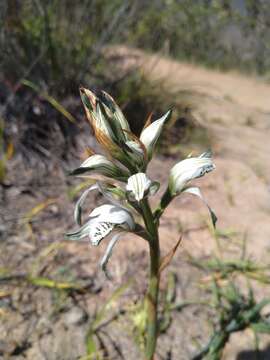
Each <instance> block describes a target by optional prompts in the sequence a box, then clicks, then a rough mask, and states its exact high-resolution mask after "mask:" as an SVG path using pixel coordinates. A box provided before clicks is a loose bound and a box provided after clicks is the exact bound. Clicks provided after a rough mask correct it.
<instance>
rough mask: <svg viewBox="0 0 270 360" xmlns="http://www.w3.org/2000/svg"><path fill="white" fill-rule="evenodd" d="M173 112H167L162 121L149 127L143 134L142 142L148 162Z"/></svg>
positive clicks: (157, 121) (155, 122)
mask: <svg viewBox="0 0 270 360" xmlns="http://www.w3.org/2000/svg"><path fill="white" fill-rule="evenodd" d="M170 116H171V110H169V111H168V112H166V114H165V115H163V116H162V117H161V118H160V119H158V120H156V121H154V122H153V123H152V124H150V125H149V126H147V127H146V128H145V129H144V130H143V131H142V133H141V136H140V141H141V142H142V143H143V144H144V146H145V148H146V150H147V157H148V161H150V160H151V158H152V155H153V151H154V147H155V144H156V142H157V140H158V138H159V136H160V134H161V131H162V129H163V126H164V124H165V122H166V121H167V120H168V119H169V118H170Z"/></svg>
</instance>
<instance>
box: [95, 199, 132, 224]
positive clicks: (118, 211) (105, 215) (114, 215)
mask: <svg viewBox="0 0 270 360" xmlns="http://www.w3.org/2000/svg"><path fill="white" fill-rule="evenodd" d="M89 217H90V219H91V218H92V219H94V218H95V219H97V220H98V221H99V222H110V223H112V224H115V225H121V227H123V228H124V229H127V230H133V229H134V228H135V222H134V220H133V217H132V215H131V213H130V212H129V211H128V210H126V209H124V208H123V207H120V206H116V205H110V204H105V205H101V206H99V207H97V208H96V209H94V210H93V211H92V212H91V214H90V215H89Z"/></svg>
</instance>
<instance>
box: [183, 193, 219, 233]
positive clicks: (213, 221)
mask: <svg viewBox="0 0 270 360" xmlns="http://www.w3.org/2000/svg"><path fill="white" fill-rule="evenodd" d="M183 192H187V193H190V194H193V195H196V196H198V197H199V198H200V199H201V200H202V201H203V202H204V204H205V205H206V206H207V208H208V210H209V212H210V215H211V220H212V223H213V226H214V227H215V226H216V222H217V217H216V214H215V213H214V211H213V210H212V209H211V207H210V206H209V205H208V203H207V202H206V201H205V199H204V197H203V196H202V193H201V191H200V189H199V188H198V187H190V188H187V189H185V190H184V191H183Z"/></svg>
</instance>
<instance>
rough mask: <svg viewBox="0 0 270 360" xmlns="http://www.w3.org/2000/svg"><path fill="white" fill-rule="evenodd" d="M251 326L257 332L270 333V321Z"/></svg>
mask: <svg viewBox="0 0 270 360" xmlns="http://www.w3.org/2000/svg"><path fill="white" fill-rule="evenodd" d="M251 328H252V330H253V331H255V332H256V333H261V334H270V323H267V322H259V323H256V324H252V325H251Z"/></svg>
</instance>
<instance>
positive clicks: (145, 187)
mask: <svg viewBox="0 0 270 360" xmlns="http://www.w3.org/2000/svg"><path fill="white" fill-rule="evenodd" d="M151 185H152V181H151V180H150V179H149V178H148V177H147V176H146V175H145V174H144V173H138V174H135V175H132V176H130V177H129V178H128V183H127V186H126V189H127V191H128V192H130V193H131V195H132V196H133V197H134V198H135V200H137V201H140V200H142V199H143V198H144V196H145V194H146V193H148V191H149V189H150V186H151Z"/></svg>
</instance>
